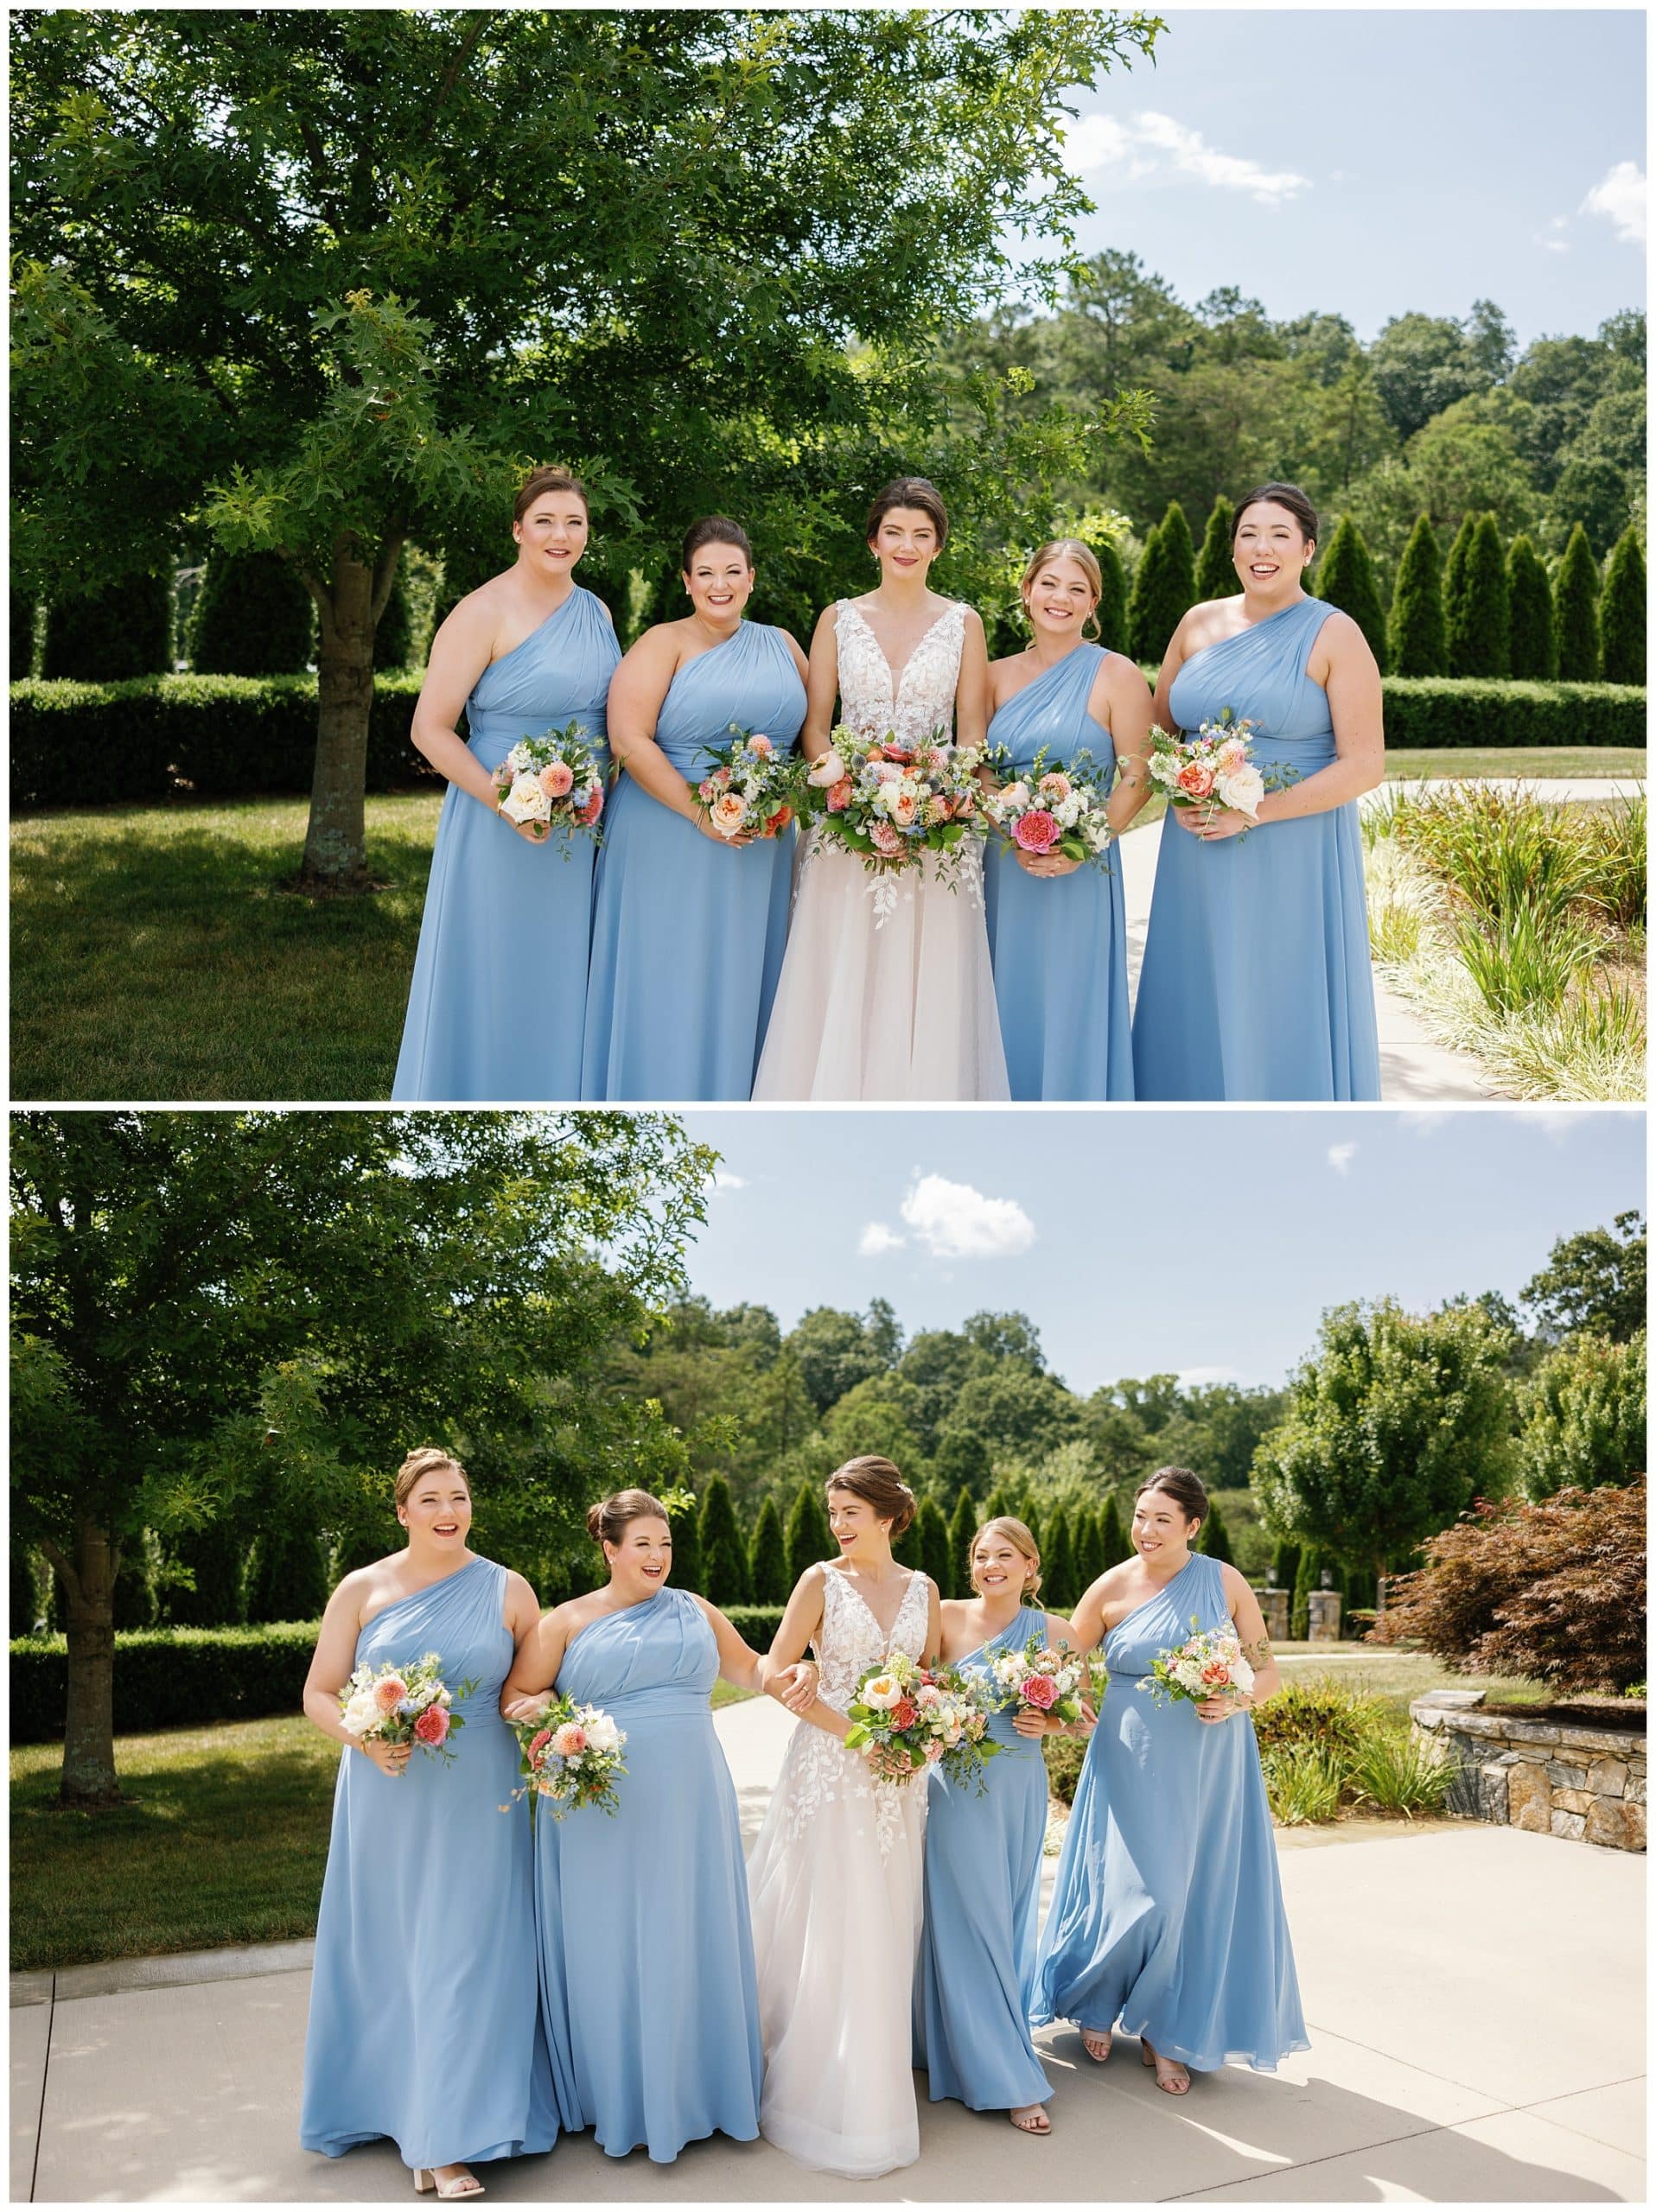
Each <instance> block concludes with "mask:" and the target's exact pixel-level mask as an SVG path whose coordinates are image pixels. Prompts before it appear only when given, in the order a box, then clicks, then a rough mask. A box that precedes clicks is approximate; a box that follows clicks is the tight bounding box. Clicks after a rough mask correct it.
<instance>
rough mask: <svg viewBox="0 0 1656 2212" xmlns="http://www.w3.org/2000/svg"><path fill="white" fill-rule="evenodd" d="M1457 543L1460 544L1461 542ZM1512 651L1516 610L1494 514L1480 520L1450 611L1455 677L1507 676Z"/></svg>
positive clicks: (1452, 667)
mask: <svg viewBox="0 0 1656 2212" xmlns="http://www.w3.org/2000/svg"><path fill="white" fill-rule="evenodd" d="M1455 543H1457V544H1458V543H1460V541H1459V539H1458V538H1457V539H1456V541H1455ZM1511 650H1512V608H1511V606H1510V604H1509V602H1508V600H1507V595H1506V556H1504V555H1503V553H1502V551H1501V548H1500V531H1499V530H1497V528H1496V527H1495V518H1494V515H1491V514H1483V515H1480V516H1479V517H1478V518H1477V521H1476V523H1475V524H1474V527H1473V531H1472V537H1471V539H1470V542H1469V543H1468V546H1467V550H1466V558H1465V565H1464V568H1463V569H1462V574H1461V578H1460V582H1459V586H1458V588H1457V589H1456V591H1455V596H1454V599H1453V601H1451V603H1450V605H1449V674H1450V675H1451V676H1505V675H1506V664H1507V658H1508V656H1509V654H1510V652H1511Z"/></svg>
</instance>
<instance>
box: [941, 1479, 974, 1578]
mask: <svg viewBox="0 0 1656 2212" xmlns="http://www.w3.org/2000/svg"><path fill="white" fill-rule="evenodd" d="M979 1525H980V1524H979V1522H978V1505H977V1501H976V1500H975V1499H974V1498H973V1497H972V1496H971V1492H970V1491H964V1490H963V1491H961V1493H960V1495H959V1497H957V1498H956V1500H955V1502H954V1511H953V1513H952V1515H951V1516H950V1517H949V1579H948V1580H947V1581H946V1582H943V1583H940V1584H939V1588H940V1589H941V1591H942V1592H943V1594H944V1596H945V1597H946V1598H970V1597H971V1573H970V1571H969V1567H968V1560H969V1556H970V1554H971V1540H972V1538H973V1537H974V1536H975V1535H977V1533H978V1527H979Z"/></svg>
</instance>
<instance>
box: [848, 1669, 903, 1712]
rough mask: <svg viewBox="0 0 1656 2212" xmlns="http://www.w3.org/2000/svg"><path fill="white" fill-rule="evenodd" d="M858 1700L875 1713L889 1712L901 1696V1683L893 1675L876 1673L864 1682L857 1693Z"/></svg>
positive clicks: (899, 1700)
mask: <svg viewBox="0 0 1656 2212" xmlns="http://www.w3.org/2000/svg"><path fill="white" fill-rule="evenodd" d="M859 1698H860V1701H861V1702H862V1703H863V1705H867V1706H871V1707H873V1709H874V1710H875V1712H876V1713H889V1712H890V1710H891V1708H892V1707H893V1706H894V1705H896V1704H899V1703H900V1702H901V1698H902V1684H901V1682H900V1681H898V1680H897V1678H896V1676H895V1675H875V1676H874V1678H873V1680H872V1681H867V1682H864V1683H863V1688H862V1690H861V1691H860V1693H859Z"/></svg>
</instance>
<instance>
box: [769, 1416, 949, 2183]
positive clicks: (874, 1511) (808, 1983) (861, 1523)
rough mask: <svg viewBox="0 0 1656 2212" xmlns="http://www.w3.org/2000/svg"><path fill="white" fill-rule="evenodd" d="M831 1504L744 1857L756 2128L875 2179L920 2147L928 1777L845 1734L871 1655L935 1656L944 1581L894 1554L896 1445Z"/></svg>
mask: <svg viewBox="0 0 1656 2212" xmlns="http://www.w3.org/2000/svg"><path fill="white" fill-rule="evenodd" d="M848 1485H855V1487H854V1488H852V1487H849V1486H848ZM869 1492H872V1493H873V1495H872V1497H870V1496H869ZM904 1499H906V1500H908V1503H907V1504H906V1505H905V1504H904V1503H902V1501H903V1500H904ZM828 1508H829V1513H828V1517H829V1525H830V1527H831V1529H832V1530H833V1534H834V1537H835V1541H837V1542H838V1545H839V1548H840V1554H841V1555H840V1557H839V1559H838V1560H825V1561H824V1562H823V1563H822V1564H821V1565H820V1566H818V1567H809V1568H807V1569H806V1573H804V1574H803V1575H801V1577H800V1578H799V1584H798V1586H797V1587H796V1588H795V1590H794V1592H793V1597H792V1598H791V1599H789V1601H788V1607H787V1612H786V1614H785V1615H784V1616H783V1619H782V1625H781V1627H780V1629H779V1630H777V1635H776V1641H775V1643H774V1644H773V1645H772V1647H771V1649H772V1656H773V1657H774V1656H776V1655H777V1654H779V1653H780V1652H782V1651H784V1650H785V1649H786V1650H789V1651H791V1652H792V1653H793V1658H794V1659H795V1660H797V1659H799V1658H800V1657H802V1656H804V1652H805V1647H806V1643H807V1641H809V1642H810V1643H813V1644H814V1645H815V1648H816V1652H817V1656H818V1663H819V1665H820V1667H821V1669H822V1680H821V1684H820V1688H819V1701H818V1704H817V1705H816V1706H815V1707H812V1711H811V1712H810V1713H807V1714H806V1718H805V1719H803V1720H802V1721H801V1722H800V1723H799V1726H798V1727H797V1728H796V1729H795V1730H794V1732H793V1738H792V1740H791V1741H790V1743H789V1745H788V1748H787V1757H786V1758H785V1759H784V1761H783V1764H782V1772H781V1777H780V1780H779V1781H778V1783H777V1785H776V1790H775V1794H774V1796H773V1797H772V1799H771V1802H770V1810H769V1812H768V1813H767V1815H766V1816H765V1825H764V1827H763V1828H762V1829H761V1831H760V1834H759V1840H758V1842H757V1843H756V1844H755V1846H754V1853H753V1857H752V1859H750V1860H749V1862H748V1890H749V1891H750V1893H751V1897H752V1902H753V1931H754V1960H755V1967H757V1970H758V1976H759V2017H760V2026H761V2032H762V2034H763V2037H764V2044H765V2062H766V2063H765V2086H764V2093H763V2094H762V2096H761V2100H760V2106H759V2128H760V2133H761V2134H762V2135H763V2136H765V2137H766V2138H767V2140H768V2141H770V2142H772V2143H774V2144H775V2145H776V2146H777V2148H778V2149H779V2150H781V2151H786V2152H787V2154H788V2156H789V2157H790V2158H794V2159H797V2160H798V2162H799V2164H800V2165H802V2166H810V2167H812V2168H815V2169H818V2170H819V2171H827V2172H829V2173H837V2174H847V2175H850V2176H851V2177H854V2178H857V2179H863V2180H866V2179H868V2178H869V2177H872V2176H874V2175H876V2174H882V2173H889V2171H891V2169H892V2168H893V2167H894V2166H906V2165H910V2164H913V2162H914V2159H915V2158H918V2157H919V2155H920V2120H919V2116H918V2113H917V2111H916V2108H915V2102H914V2074H913V2071H912V2065H913V2057H914V2053H913V2047H912V2040H911V2037H912V2005H913V1991H914V1964H915V1957H916V1954H917V1951H918V1948H919V1942H920V1897H921V1872H922V1867H921V1847H922V1845H923V1843H924V1840H925V1834H926V1802H927V1793H926V1777H925V1775H924V1774H923V1773H922V1774H921V1775H920V1777H919V1779H918V1780H917V1781H910V1782H906V1783H898V1782H891V1781H885V1780H882V1779H878V1778H876V1775H875V1773H874V1771H873V1770H872V1769H871V1768H870V1766H869V1762H868V1759H867V1758H865V1757H864V1756H863V1754H862V1753H861V1752H858V1751H847V1750H846V1749H845V1747H844V1744H843V1743H842V1742H841V1741H840V1740H839V1738H841V1737H842V1736H843V1735H844V1732H845V1729H846V1726H847V1725H848V1724H847V1723H846V1721H845V1719H844V1713H845V1708H846V1707H847V1706H848V1705H849V1704H850V1701H851V1697H852V1694H853V1692H854V1691H855V1689H856V1688H857V1681H858V1679H859V1678H860V1676H861V1675H863V1672H864V1671H865V1670H866V1669H868V1668H869V1667H872V1666H876V1665H877V1664H878V1663H879V1662H881V1661H882V1660H883V1659H885V1658H888V1657H889V1656H890V1654H891V1653H892V1652H893V1651H906V1652H907V1653H908V1656H910V1657H911V1658H914V1659H921V1658H925V1657H928V1656H933V1655H934V1654H935V1652H936V1650H937V1648H938V1644H939V1640H940V1635H941V1626H940V1621H939V1605H938V1593H937V1590H936V1587H935V1586H934V1585H933V1583H932V1582H931V1581H929V1580H927V1577H926V1576H925V1575H924V1574H920V1573H910V1574H908V1576H907V1579H906V1580H905V1573H904V1569H903V1568H901V1567H899V1566H898V1565H897V1564H896V1562H895V1560H893V1559H892V1556H891V1532H892V1529H893V1528H894V1526H895V1529H896V1531H897V1533H898V1534H899V1535H901V1531H902V1529H903V1528H905V1527H906V1526H907V1525H908V1516H909V1514H910V1513H912V1510H913V1496H912V1493H911V1492H910V1491H908V1488H907V1486H906V1485H905V1484H902V1483H901V1479H900V1478H898V1476H897V1471H896V1469H895V1467H893V1466H892V1465H891V1463H890V1461H889V1460H886V1459H862V1460H857V1459H853V1460H851V1461H850V1462H849V1463H848V1465H846V1466H844V1467H842V1468H841V1469H840V1470H839V1471H838V1473H837V1474H836V1475H835V1476H834V1477H833V1478H831V1483H830V1487H829V1496H828ZM882 1514H883V1515H884V1516H887V1517H885V1518H883V1519H882V1517H881V1516H882ZM894 1515H895V1520H894V1518H893V1517H891V1516H894Z"/></svg>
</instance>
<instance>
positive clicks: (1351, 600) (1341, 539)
mask: <svg viewBox="0 0 1656 2212" xmlns="http://www.w3.org/2000/svg"><path fill="white" fill-rule="evenodd" d="M1316 595H1317V597H1318V598H1319V599H1322V600H1326V601H1327V602H1328V605H1329V606H1330V607H1339V608H1340V610H1341V613H1346V614H1349V615H1350V617H1351V619H1352V620H1353V622H1354V623H1355V624H1356V625H1357V626H1358V628H1359V629H1360V631H1361V632H1362V633H1363V635H1364V637H1365V638H1366V639H1367V640H1368V645H1369V650H1370V652H1372V653H1373V656H1374V658H1375V659H1376V660H1377V661H1378V662H1379V664H1380V666H1381V668H1382V669H1384V668H1385V665H1386V645H1385V608H1384V607H1382V606H1381V604H1380V588H1379V584H1378V583H1377V582H1375V580H1374V563H1373V560H1372V559H1371V558H1370V556H1369V550H1368V548H1367V546H1366V544H1365V543H1363V533H1362V532H1361V531H1360V530H1359V529H1358V527H1357V525H1356V524H1355V523H1354V522H1353V520H1352V518H1351V517H1350V516H1349V515H1341V518H1340V521H1339V523H1338V524H1337V526H1336V527H1335V530H1334V536H1333V537H1331V538H1330V539H1329V541H1328V551H1327V552H1326V553H1324V554H1323V556H1322V558H1321V559H1320V560H1319V561H1318V563H1317V573H1316Z"/></svg>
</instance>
